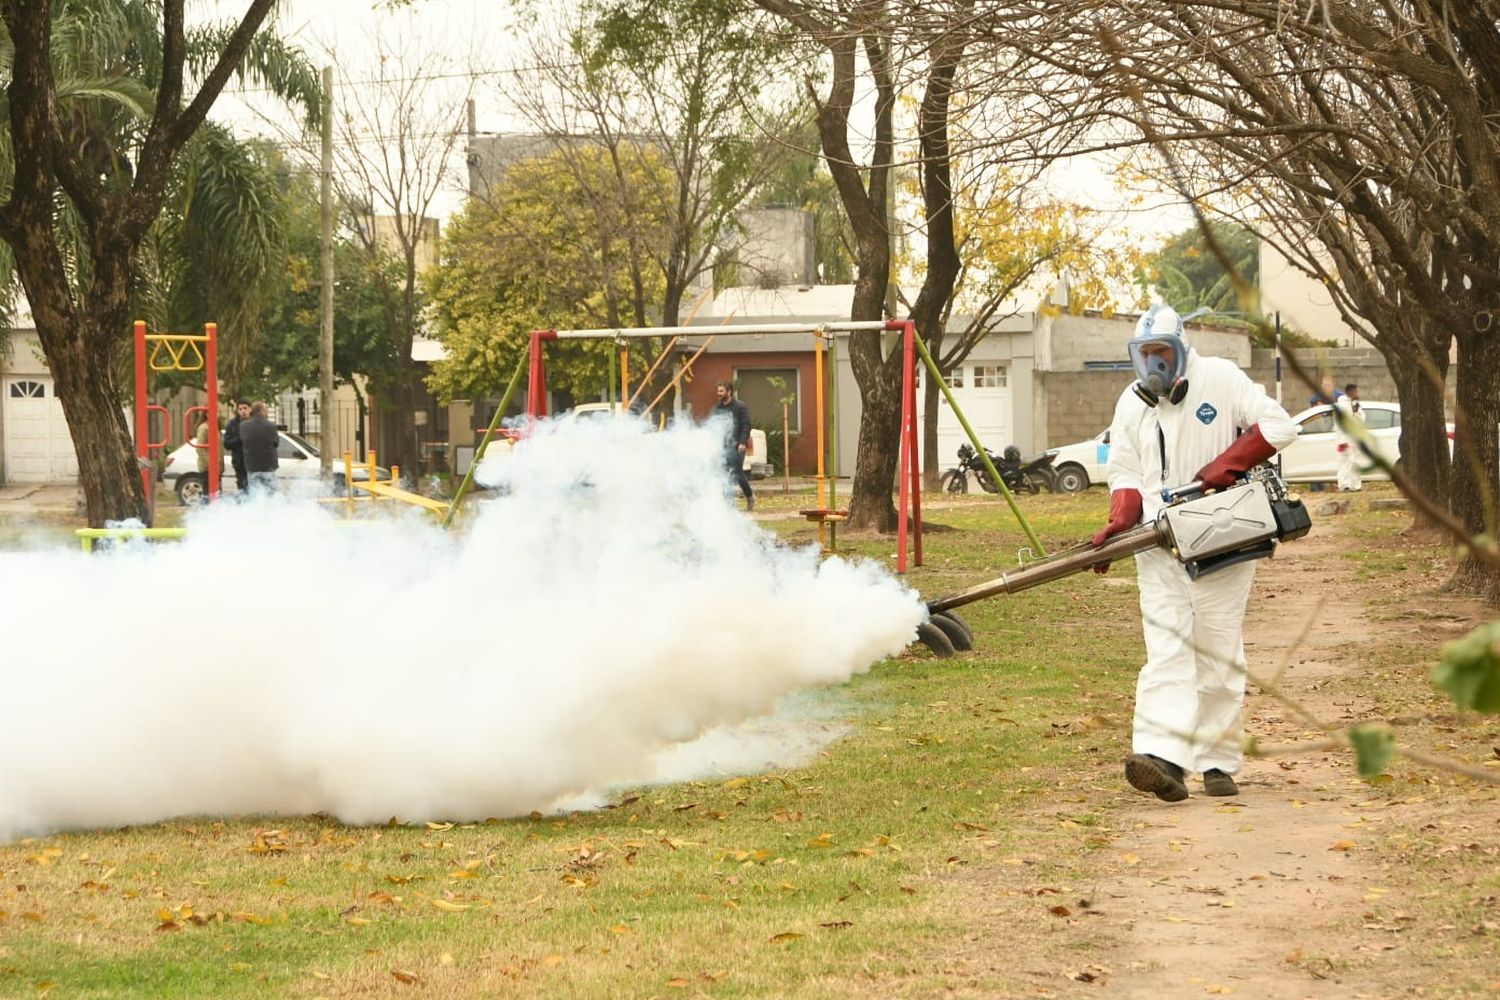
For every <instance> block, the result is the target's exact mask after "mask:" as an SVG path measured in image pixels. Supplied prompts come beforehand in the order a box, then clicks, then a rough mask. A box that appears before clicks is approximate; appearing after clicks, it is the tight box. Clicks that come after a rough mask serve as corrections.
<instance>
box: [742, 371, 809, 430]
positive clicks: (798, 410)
mask: <svg viewBox="0 0 1500 1000" xmlns="http://www.w3.org/2000/svg"><path fill="white" fill-rule="evenodd" d="M801 379H802V372H801V371H800V370H799V369H796V368H736V369H735V371H734V385H735V389H734V391H735V395H737V396H738V397H739V398H740V400H741V401H742V402H743V403H744V404H745V405H746V406H748V407H749V408H750V421H751V422H752V423H754V424H757V425H760V426H763V427H780V426H781V401H782V400H783V399H786V398H787V397H790V399H789V400H788V403H789V405H788V406H787V420H788V423H787V427H788V429H789V430H790V431H791V432H792V433H793V434H797V433H799V432H800V431H801V430H802V405H801V404H802V382H801Z"/></svg>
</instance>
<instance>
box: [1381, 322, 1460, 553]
mask: <svg viewBox="0 0 1500 1000" xmlns="http://www.w3.org/2000/svg"><path fill="white" fill-rule="evenodd" d="M1415 320H1416V321H1418V322H1425V321H1424V320H1423V319H1422V318H1421V317H1420V316H1418V317H1415ZM1393 342H1399V341H1397V340H1396V338H1388V337H1381V338H1380V340H1379V341H1378V343H1377V344H1376V346H1377V347H1379V348H1380V349H1381V356H1382V357H1384V358H1385V364H1386V369H1387V370H1388V371H1389V372H1390V373H1391V379H1392V381H1394V382H1395V383H1396V401H1397V402H1398V403H1400V404H1401V438H1400V450H1401V472H1402V473H1403V475H1405V477H1406V478H1407V480H1408V482H1409V483H1410V484H1411V486H1412V488H1414V489H1418V490H1421V491H1422V494H1423V495H1424V496H1426V497H1427V498H1428V499H1430V500H1431V501H1432V502H1433V503H1434V504H1436V505H1437V506H1438V507H1440V508H1442V509H1444V510H1446V509H1447V508H1448V505H1449V502H1450V499H1451V497H1452V478H1451V474H1452V462H1451V461H1450V460H1449V458H1448V432H1447V428H1446V427H1445V426H1444V425H1445V423H1446V420H1445V418H1444V415H1443V396H1444V393H1445V389H1444V379H1445V378H1446V377H1447V374H1448V352H1447V349H1446V347H1444V349H1442V350H1439V351H1434V352H1432V353H1430V354H1428V355H1427V356H1426V357H1425V358H1423V359H1422V360H1421V361H1414V360H1413V359H1412V358H1410V357H1407V356H1405V355H1404V354H1403V353H1402V352H1399V351H1395V350H1392V349H1390V348H1388V347H1387V346H1386V345H1387V344H1389V343H1393ZM1410 346H1416V342H1415V341H1413V342H1412V343H1411V345H1410ZM1432 526H1433V525H1430V524H1427V523H1425V519H1421V518H1420V515H1419V523H1418V527H1432Z"/></svg>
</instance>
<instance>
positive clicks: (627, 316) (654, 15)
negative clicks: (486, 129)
mask: <svg viewBox="0 0 1500 1000" xmlns="http://www.w3.org/2000/svg"><path fill="white" fill-rule="evenodd" d="M731 13H732V11H730V10H726V8H725V6H724V5H723V4H722V3H720V2H718V0H671V2H667V3H662V2H651V3H639V2H636V0H611V2H607V3H601V4H594V5H590V6H589V7H588V8H587V10H586V12H585V13H584V14H582V15H575V16H572V17H571V18H570V17H568V16H566V15H563V16H560V17H559V20H558V21H557V22H555V23H552V22H549V23H547V24H545V25H541V26H538V27H537V28H535V29H534V30H533V31H532V33H531V35H530V37H529V45H530V52H529V53H528V57H527V62H528V63H529V64H530V69H529V70H528V71H527V72H524V73H521V74H518V75H517V80H516V81H515V85H514V86H512V87H510V88H508V90H507V97H508V98H509V99H510V101H511V102H512V103H513V104H514V105H515V106H516V107H517V109H518V110H519V111H520V112H521V114H522V115H523V116H524V117H525V118H526V120H527V121H528V122H529V124H530V126H531V128H532V129H533V130H534V132H535V133H536V135H537V136H538V137H540V139H541V140H543V142H544V144H545V145H546V147H548V149H549V151H550V150H555V151H556V152H557V153H558V154H559V155H561V156H563V157H564V158H565V159H566V160H568V161H569V162H571V163H573V164H574V165H575V167H576V173H577V177H578V180H579V182H580V184H583V185H586V186H587V189H588V190H589V191H590V192H591V193H592V196H593V197H594V198H595V199H596V200H597V203H598V214H599V217H600V224H601V230H600V233H599V234H598V236H599V242H600V244H601V246H605V247H608V248H610V249H611V250H613V251H615V252H618V253H619V254H620V255H621V258H622V259H623V260H624V261H625V262H626V264H627V266H628V267H629V268H630V271H631V274H632V275H633V281H632V283H631V289H632V291H633V295H632V296H631V299H630V301H628V302H613V301H611V302H610V309H611V313H612V314H614V315H615V318H616V322H615V323H613V324H612V325H631V326H638V327H641V326H648V325H652V324H661V325H665V326H673V325H676V324H678V323H679V322H680V320H681V317H682V311H683V307H684V304H685V300H686V298H687V296H688V294H689V293H690V291H691V290H693V289H694V288H695V287H696V286H697V285H699V284H700V283H701V279H702V278H703V277H704V276H705V275H707V274H708V273H710V271H711V270H712V269H713V268H714V266H715V265H716V264H717V263H718V262H719V260H720V259H721V257H722V255H723V254H724V253H725V251H726V249H727V248H728V247H729V246H730V245H731V244H732V243H734V242H735V240H736V235H735V234H736V231H737V229H738V227H739V221H738V220H739V214H740V212H741V211H742V210H743V209H744V208H745V207H746V205H747V204H748V203H749V201H750V200H751V198H752V197H753V196H754V193H755V191H756V190H757V188H759V187H760V186H761V185H762V184H763V183H764V182H765V181H766V180H767V179H768V178H770V177H772V176H773V175H774V174H775V173H776V171H777V170H778V169H779V168H780V167H781V166H782V164H783V162H784V161H785V160H786V158H787V157H788V155H790V153H791V151H792V150H791V148H790V146H789V145H788V144H787V142H786V136H787V135H788V134H789V133H790V132H791V130H792V129H793V128H794V127H795V124H796V121H797V117H798V114H799V110H798V107H797V102H796V101H795V100H794V98H795V96H796V94H795V91H794V90H792V89H790V88H786V87H780V86H778V85H776V84H775V83H774V82H773V83H771V84H769V85H767V84H766V83H765V80H766V79H767V78H770V79H771V80H772V81H774V80H775V79H776V78H777V76H778V73H777V66H778V65H779V63H780V62H781V61H783V60H784V59H785V58H786V57H785V53H784V50H782V49H780V48H778V47H776V46H772V45H769V44H767V42H766V41H765V34H764V32H763V31H760V30H758V27H759V26H758V25H757V24H756V23H755V21H754V19H751V20H748V21H747V20H742V19H738V18H735V17H732V16H730V15H731ZM760 17H761V18H762V19H763V18H764V15H760ZM595 150H602V151H604V153H605V154H606V157H607V160H608V162H609V163H610V164H612V166H613V171H612V173H611V174H610V175H608V177H607V178H606V177H601V175H600V173H599V171H598V169H597V163H598V160H597V157H595V156H594V155H593V153H594V151H595ZM601 181H607V183H605V184H604V185H603V186H602V187H601V186H600V182H601ZM663 217H665V219H666V227H665V230H663V228H662V219H663ZM621 220H623V221H624V223H625V225H624V226H621V225H620V224H619V223H620V222H621ZM601 265H602V266H603V267H605V268H606V269H612V268H613V266H614V265H613V262H612V261H603V262H601ZM648 272H649V274H648ZM653 275H659V277H660V280H659V281H658V280H655V279H654V278H653V277H652V276H653ZM601 287H607V286H601ZM655 346H656V347H657V348H659V347H660V346H661V345H660V344H656V345H655ZM660 371H661V373H662V377H666V376H667V375H669V372H668V370H667V369H666V368H665V367H664V368H661V369H660Z"/></svg>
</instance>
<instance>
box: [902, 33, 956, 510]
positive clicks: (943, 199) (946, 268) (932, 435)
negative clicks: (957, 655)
mask: <svg viewBox="0 0 1500 1000" xmlns="http://www.w3.org/2000/svg"><path fill="white" fill-rule="evenodd" d="M962 6H963V7H964V8H965V9H966V8H967V6H968V5H967V4H963V5H962ZM963 51H964V37H963V35H962V34H959V35H956V36H947V37H945V38H944V43H943V44H941V45H939V46H938V47H937V52H936V57H935V58H934V60H933V63H932V68H931V69H930V70H929V71H928V74H927V89H926V92H925V93H924V94H923V95H922V106H921V110H920V111H919V113H918V115H917V131H918V133H919V138H920V142H921V148H922V160H921V171H922V211H923V215H924V216H925V217H926V219H927V273H926V275H925V276H924V278H923V280H922V290H921V291H920V292H918V293H917V301H916V302H915V303H913V304H912V307H911V320H912V324H913V325H914V326H915V327H916V330H917V333H918V334H919V335H921V337H922V339H923V341H925V342H926V344H927V350H928V352H929V353H931V354H932V355H933V357H937V356H938V353H939V352H940V351H941V350H942V346H943V333H944V330H943V324H944V320H945V318H946V317H947V315H948V303H949V301H950V300H951V299H952V298H953V286H954V283H955V282H957V281H958V274H959V270H960V268H961V266H962V265H961V263H960V261H959V258H958V245H957V242H956V237H955V234H954V226H953V171H952V162H951V155H950V149H949V145H948V106H949V101H950V98H951V96H952V93H953V76H954V74H955V73H956V72H957V71H958V64H959V61H960V60H961V59H962V58H963ZM917 364H918V365H921V361H920V359H919V360H918V361H917ZM903 374H904V373H903ZM928 374H929V375H931V372H929V373H928ZM939 392H940V390H939V388H938V385H937V382H936V380H934V379H932V378H928V379H927V380H926V382H925V383H924V390H923V395H922V472H923V480H924V486H925V488H926V489H929V490H935V489H937V488H938V454H937V420H938V402H937V399H938V393H939ZM898 423H899V420H898Z"/></svg>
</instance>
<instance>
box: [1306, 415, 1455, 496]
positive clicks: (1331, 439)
mask: <svg viewBox="0 0 1500 1000" xmlns="http://www.w3.org/2000/svg"><path fill="white" fill-rule="evenodd" d="M1359 412H1360V415H1361V416H1363V417H1364V419H1365V429H1366V430H1368V431H1369V432H1370V437H1371V438H1372V439H1373V447H1374V449H1375V452H1376V453H1377V454H1378V455H1380V457H1382V458H1384V459H1385V460H1386V461H1387V462H1389V463H1391V464H1392V465H1394V464H1395V463H1396V460H1397V459H1398V458H1400V457H1401V446H1400V438H1401V407H1400V406H1399V405H1398V404H1396V403H1382V402H1378V401H1376V400H1363V399H1362V400H1360V402H1359ZM1292 421H1293V422H1294V423H1295V424H1296V425H1297V440H1295V441H1293V442H1292V443H1291V444H1289V445H1287V446H1286V447H1285V448H1283V449H1282V450H1281V478H1282V479H1285V480H1286V481H1287V482H1289V483H1292V482H1297V483H1324V482H1333V481H1334V480H1335V479H1337V478H1338V472H1339V453H1338V434H1337V433H1336V432H1335V431H1334V426H1333V407H1332V406H1330V405H1328V404H1327V403H1319V404H1318V405H1317V406H1310V407H1308V408H1307V409H1305V410H1303V411H1302V412H1301V413H1298V414H1297V415H1296V416H1294V417H1293V418H1292ZM1448 440H1449V443H1450V446H1451V444H1452V441H1453V425H1452V424H1449V425H1448ZM1362 478H1364V479H1388V478H1390V477H1388V476H1387V475H1386V474H1385V473H1384V472H1383V471H1381V470H1380V469H1379V468H1378V467H1372V468H1371V469H1369V470H1368V471H1366V472H1365V473H1364V475H1363V477H1362Z"/></svg>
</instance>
